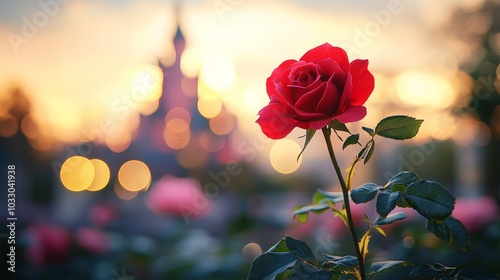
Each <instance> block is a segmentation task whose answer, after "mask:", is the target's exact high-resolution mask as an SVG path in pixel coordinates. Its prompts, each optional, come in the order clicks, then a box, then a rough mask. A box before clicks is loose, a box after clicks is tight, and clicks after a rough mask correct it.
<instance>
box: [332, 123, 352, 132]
mask: <svg viewBox="0 0 500 280" xmlns="http://www.w3.org/2000/svg"><path fill="white" fill-rule="evenodd" d="M329 126H330V127H331V128H333V129H334V130H336V131H344V132H347V133H349V134H351V132H350V131H349V129H348V128H347V126H346V125H345V123H341V122H339V121H338V120H333V121H331V122H330V124H329Z"/></svg>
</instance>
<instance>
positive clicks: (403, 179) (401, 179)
mask: <svg viewBox="0 0 500 280" xmlns="http://www.w3.org/2000/svg"><path fill="white" fill-rule="evenodd" d="M419 180H420V178H419V177H418V175H417V174H415V173H413V172H411V171H402V172H399V173H398V174H396V175H394V176H393V177H392V178H391V179H390V180H389V182H387V184H385V187H386V188H391V189H392V188H393V186H394V185H398V184H399V185H401V184H402V185H405V186H408V185H410V184H411V183H415V182H417V181H419Z"/></svg>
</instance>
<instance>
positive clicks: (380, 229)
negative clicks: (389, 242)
mask: <svg viewBox="0 0 500 280" xmlns="http://www.w3.org/2000/svg"><path fill="white" fill-rule="evenodd" d="M373 228H374V229H375V230H377V231H378V233H380V234H382V235H383V236H385V237H387V234H386V233H385V231H384V230H383V229H382V228H380V227H373Z"/></svg>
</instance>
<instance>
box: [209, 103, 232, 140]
mask: <svg viewBox="0 0 500 280" xmlns="http://www.w3.org/2000/svg"><path fill="white" fill-rule="evenodd" d="M209 125H210V129H211V130H212V131H213V132H214V133H215V134H218V135H226V134H229V133H230V132H231V131H233V129H234V127H235V126H236V119H235V117H234V116H233V115H231V114H230V113H229V112H227V110H225V109H222V110H221V111H220V112H219V114H218V115H217V116H215V117H213V118H211V119H210V121H209Z"/></svg>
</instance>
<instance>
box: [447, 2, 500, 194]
mask: <svg viewBox="0 0 500 280" xmlns="http://www.w3.org/2000/svg"><path fill="white" fill-rule="evenodd" d="M451 26H452V29H453V31H454V33H455V34H456V35H458V36H459V37H460V39H461V40H463V41H464V42H466V44H467V45H468V46H469V47H470V49H471V53H473V55H471V57H470V58H469V60H468V61H466V62H464V63H463V65H462V69H463V70H465V71H466V72H467V73H468V74H469V75H470V77H471V78H472V79H473V84H472V88H471V92H470V95H469V98H468V99H467V101H466V103H465V104H463V106H462V108H461V109H462V110H461V111H462V112H467V113H470V114H471V115H472V116H473V117H475V118H477V119H478V120H479V121H481V122H483V123H484V124H486V125H487V126H488V127H489V129H490V133H491V139H490V141H489V142H488V144H487V145H486V146H484V147H483V152H484V153H483V154H484V175H485V177H484V178H485V184H486V186H487V189H488V193H489V194H491V195H493V196H495V198H496V200H497V202H498V203H499V204H500V176H499V174H498V172H499V171H500V163H499V162H498V160H499V159H500V80H499V78H500V67H499V63H500V1H498V0H494V1H485V2H484V4H483V6H482V7H481V8H480V9H479V10H477V11H465V10H458V11H456V13H455V14H454V17H453V20H452V21H451Z"/></svg>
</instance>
